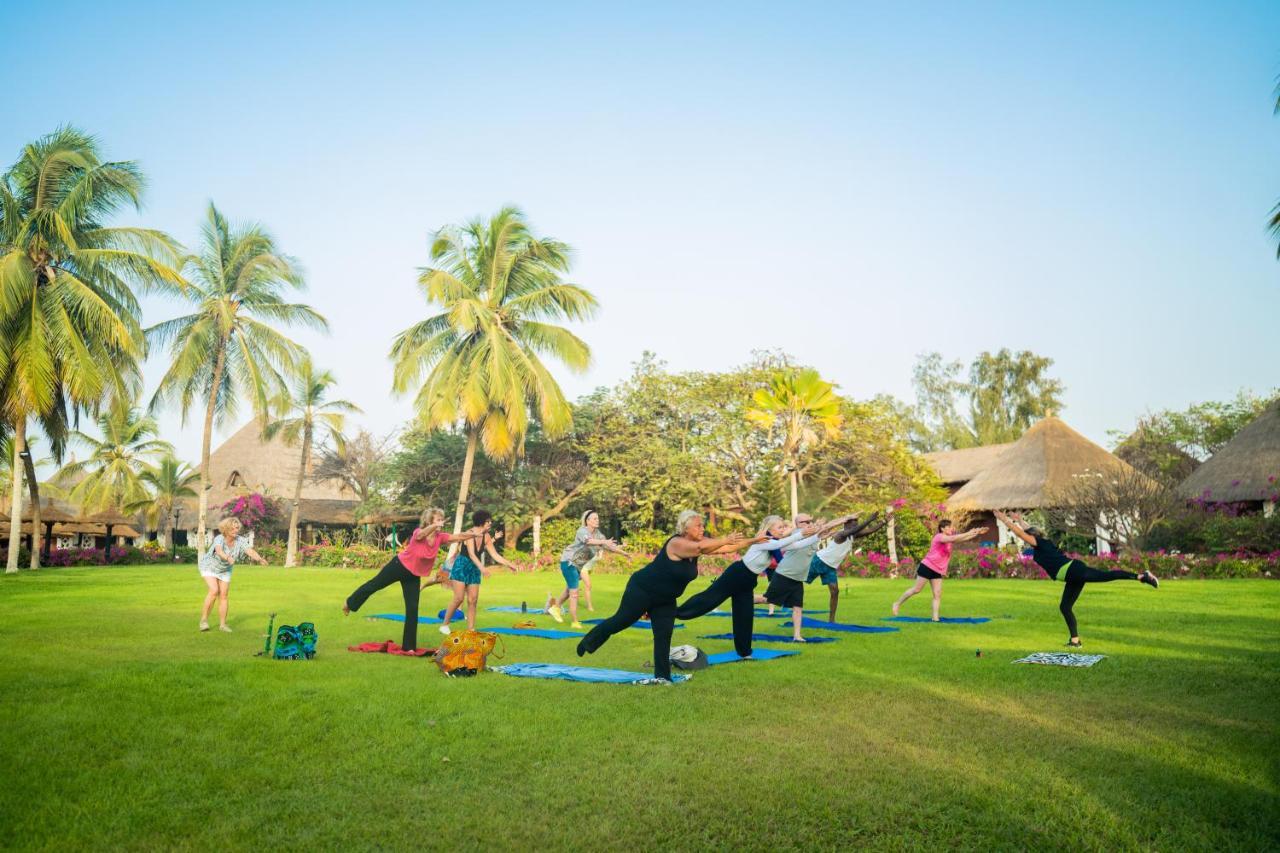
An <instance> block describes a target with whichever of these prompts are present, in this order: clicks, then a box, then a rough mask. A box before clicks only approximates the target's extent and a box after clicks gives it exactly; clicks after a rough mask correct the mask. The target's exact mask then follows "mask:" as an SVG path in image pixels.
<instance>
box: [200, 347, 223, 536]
mask: <svg viewBox="0 0 1280 853" xmlns="http://www.w3.org/2000/svg"><path fill="white" fill-rule="evenodd" d="M226 363H227V342H226V340H223V341H221V345H220V346H219V348H218V358H217V360H216V361H215V362H214V364H213V382H212V384H211V385H210V386H209V407H208V408H207V409H206V410H205V413H204V441H203V443H202V444H201V445H200V503H199V507H200V508H199V510H198V514H199V518H198V519H197V521H196V550H197V551H203V550H204V547H205V544H204V537H205V516H206V515H207V514H208V512H209V489H210V487H211V485H212V484H211V483H210V482H209V445H210V443H211V442H212V441H213V413H214V409H215V406H216V403H217V402H218V386H219V385H221V384H222V371H223V370H224V369H225V368H226Z"/></svg>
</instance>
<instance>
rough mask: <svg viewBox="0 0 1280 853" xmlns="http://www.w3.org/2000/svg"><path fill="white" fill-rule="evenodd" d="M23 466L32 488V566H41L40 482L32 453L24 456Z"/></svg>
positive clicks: (34, 567)
mask: <svg viewBox="0 0 1280 853" xmlns="http://www.w3.org/2000/svg"><path fill="white" fill-rule="evenodd" d="M22 467H23V468H24V469H25V470H26V472H27V487H28V488H29V489H30V490H31V568H33V569H38V568H40V536H41V535H42V534H43V533H44V531H43V530H41V529H40V484H39V483H38V482H36V463H35V460H34V459H32V458H31V454H30V453H29V452H28V453H25V454H23V456H22Z"/></svg>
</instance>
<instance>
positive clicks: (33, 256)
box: [0, 127, 182, 572]
mask: <svg viewBox="0 0 1280 853" xmlns="http://www.w3.org/2000/svg"><path fill="white" fill-rule="evenodd" d="M142 187H143V179H142V173H141V171H140V170H139V169H138V167H137V164H135V163H132V162H104V161H103V160H102V158H101V156H100V154H99V147H98V143H97V141H96V140H94V139H93V137H91V136H88V135H87V134H85V133H83V132H82V131H79V130H76V129H75V128H72V127H61V128H59V129H57V130H55V131H54V132H53V133H51V134H49V135H48V136H45V137H43V138H41V139H39V140H37V141H36V142H33V143H31V144H30V145H27V146H26V147H25V148H24V149H23V151H22V155H21V157H20V158H19V159H18V161H17V162H16V163H15V164H14V165H13V166H12V167H11V168H10V169H9V170H8V171H7V172H5V174H4V176H3V178H0V419H3V420H4V422H5V423H6V424H8V425H9V428H10V430H11V435H12V437H13V440H12V455H13V458H12V463H11V471H10V473H11V477H12V485H11V490H12V498H13V500H12V501H11V507H12V510H11V516H12V517H11V519H10V535H11V541H17V535H18V530H19V519H20V518H21V514H22V495H21V488H22V469H23V467H25V465H19V459H20V458H22V457H23V453H24V451H25V449H26V434H27V420H28V419H29V418H37V419H39V420H41V421H42V422H43V423H45V424H46V434H50V435H51V437H52V436H54V435H55V434H56V432H57V428H58V425H59V424H65V423H67V422H69V421H70V420H71V419H72V418H73V416H74V415H75V414H78V413H79V412H82V411H92V410H96V408H97V407H98V405H99V404H100V403H101V402H102V401H103V399H104V398H106V397H110V396H126V392H127V389H128V387H130V386H132V385H136V384H137V382H138V360H139V358H140V357H141V356H142V354H143V352H144V349H145V343H144V339H143V335H142V329H141V325H140V311H139V307H138V302H137V299H136V298H135V296H134V293H133V290H132V288H131V285H136V286H140V287H142V288H144V289H150V288H156V289H162V290H167V289H172V288H175V287H179V286H180V285H181V282H182V279H181V276H180V275H179V274H178V272H177V271H176V270H175V269H174V268H173V263H174V261H175V260H176V258H177V257H178V255H179V249H178V246H177V244H176V243H175V242H174V241H173V240H172V239H171V238H169V237H168V236H166V235H165V234H163V233H161V232H159V231H153V230H150V229H145V228H111V227H108V226H107V225H106V224H105V222H106V221H107V220H108V219H109V218H110V217H111V215H112V214H113V213H115V212H116V211H117V210H118V209H120V208H121V207H123V206H125V205H127V204H132V205H133V206H134V207H135V208H137V207H138V206H139V202H140V198H141V194H142ZM50 425H51V426H52V427H53V430H52V432H51V430H50ZM28 480H29V481H30V486H31V491H32V496H33V505H34V506H35V507H37V508H38V507H39V498H38V492H37V491H36V483H35V478H34V477H28ZM33 544H36V543H33ZM32 550H33V552H35V551H38V550H39V549H38V547H37V548H33V549H32ZM17 560H18V551H17V549H16V548H10V549H9V561H8V567H7V571H9V572H15V571H17V568H18V563H17Z"/></svg>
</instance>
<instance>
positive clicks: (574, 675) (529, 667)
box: [494, 663, 689, 684]
mask: <svg viewBox="0 0 1280 853" xmlns="http://www.w3.org/2000/svg"><path fill="white" fill-rule="evenodd" d="M494 672H501V673H502V674H503V675H514V676H516V677H517V678H554V679H558V680H560V681H582V682H588V683H591V684H655V683H657V679H656V678H654V677H653V676H652V675H649V674H648V673H644V672H628V671H627V670H625V669H601V668H600V667H595V666H570V665H569V664H563V663H509V664H507V665H506V666H498V667H494ZM688 678H689V676H687V675H680V674H678V673H672V674H671V680H672V681H673V682H676V683H679V682H681V681H685V680H686V679H688Z"/></svg>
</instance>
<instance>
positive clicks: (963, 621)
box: [884, 616, 991, 625]
mask: <svg viewBox="0 0 1280 853" xmlns="http://www.w3.org/2000/svg"><path fill="white" fill-rule="evenodd" d="M884 621H885V622H932V621H933V620H932V619H926V618H925V617H923V616H886V617H884ZM938 621H939V622H941V623H943V624H946V625H981V624H982V623H983V622H990V621H991V619H990V618H989V617H987V616H942V617H940V618H939V619H938Z"/></svg>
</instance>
